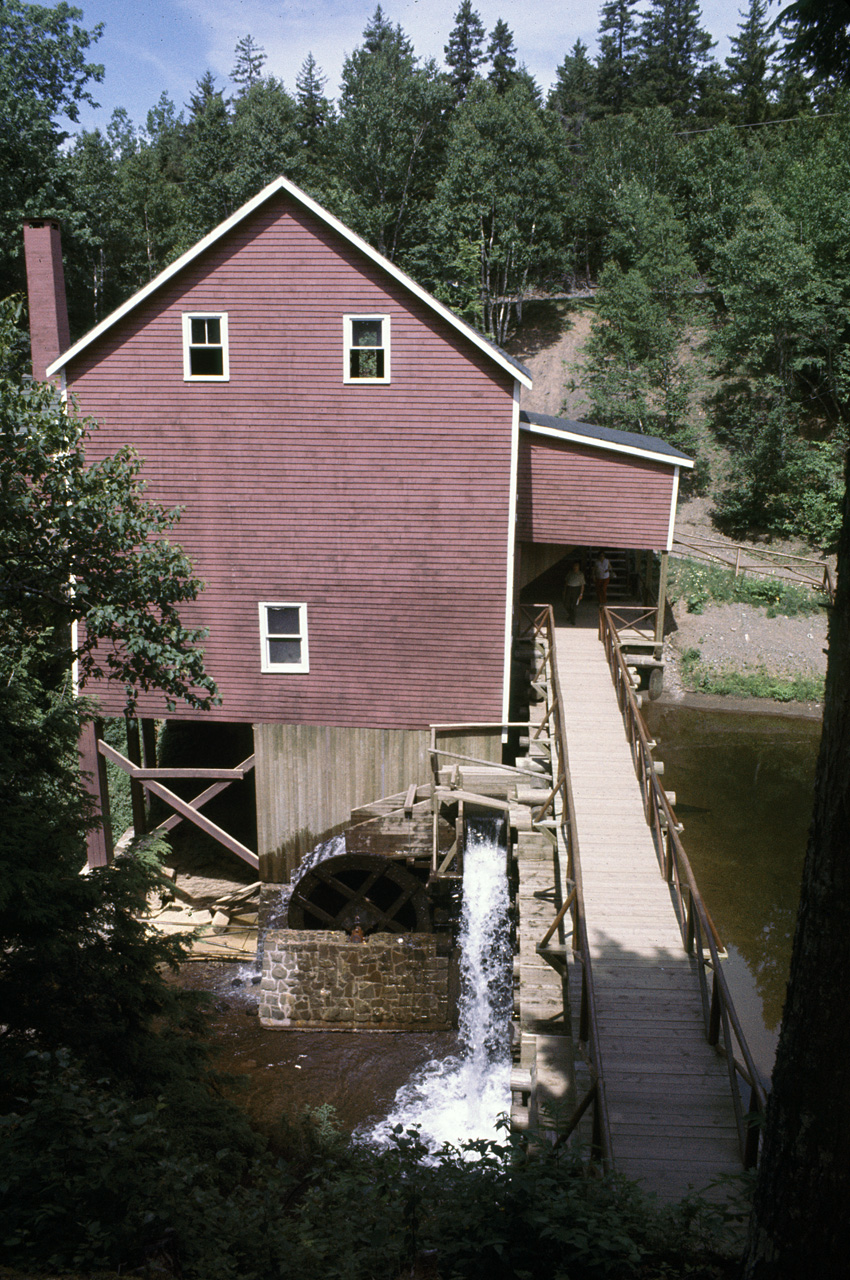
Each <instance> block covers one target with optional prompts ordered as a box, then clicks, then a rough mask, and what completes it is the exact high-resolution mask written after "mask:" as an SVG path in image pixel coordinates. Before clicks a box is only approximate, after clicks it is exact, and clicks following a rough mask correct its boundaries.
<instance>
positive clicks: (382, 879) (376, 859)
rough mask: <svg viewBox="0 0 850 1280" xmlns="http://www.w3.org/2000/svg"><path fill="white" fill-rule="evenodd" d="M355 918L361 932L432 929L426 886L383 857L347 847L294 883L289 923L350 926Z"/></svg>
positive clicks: (310, 926) (292, 926)
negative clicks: (351, 851) (354, 851)
mask: <svg viewBox="0 0 850 1280" xmlns="http://www.w3.org/2000/svg"><path fill="white" fill-rule="evenodd" d="M358 918H359V920H360V924H361V926H362V928H363V932H364V933H430V932H431V912H430V909H429V904H428V894H427V892H426V891H425V886H424V885H423V883H422V881H421V880H418V879H417V878H416V876H415V875H413V874H412V872H410V871H408V870H407V868H406V867H404V866H401V865H400V864H399V863H397V862H393V861H391V860H390V859H388V858H382V857H380V856H378V855H373V854H351V853H344V854H340V855H338V856H337V857H335V858H326V859H325V861H324V862H320V863H318V864H317V865H316V866H315V867H312V868H311V869H310V870H309V871H307V872H305V874H304V875H303V876H302V877H301V879H300V880H298V881H297V882H296V883H295V885H294V886H293V889H292V897H291V898H290V900H289V912H288V915H287V926H288V928H290V929H344V930H345V931H346V932H350V931H351V929H353V927H354V922H355V919H358Z"/></svg>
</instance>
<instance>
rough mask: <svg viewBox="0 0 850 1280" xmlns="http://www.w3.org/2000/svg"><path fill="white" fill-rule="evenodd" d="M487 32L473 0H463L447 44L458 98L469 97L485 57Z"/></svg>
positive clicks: (447, 63)
mask: <svg viewBox="0 0 850 1280" xmlns="http://www.w3.org/2000/svg"><path fill="white" fill-rule="evenodd" d="M484 36H485V30H484V23H483V22H482V21H481V15H480V14H479V13H478V12H477V11H476V10H475V9H473V7H472V0H461V6H460V8H459V9H458V11H457V13H456V14H455V25H454V27H453V28H452V30H451V32H450V33H449V42H448V44H447V45H446V47H445V55H446V65H447V66H449V67H451V72H450V75H449V78H450V80H451V83H452V88H453V89H454V92H455V97H456V98H457V100H458V102H462V101H463V99H464V98H465V97H466V95H467V93H468V92H469V87H470V85H471V84H472V82H473V80H474V79H475V77H476V75H477V72H478V67H479V66H480V65H481V63H482V62H483V61H484V57H485V55H484V52H483V49H482V45H483V44H484Z"/></svg>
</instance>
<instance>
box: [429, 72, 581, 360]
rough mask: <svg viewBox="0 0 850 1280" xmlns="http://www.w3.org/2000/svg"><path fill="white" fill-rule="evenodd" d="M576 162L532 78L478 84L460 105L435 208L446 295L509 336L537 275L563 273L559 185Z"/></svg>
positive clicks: (438, 273)
mask: <svg viewBox="0 0 850 1280" xmlns="http://www.w3.org/2000/svg"><path fill="white" fill-rule="evenodd" d="M566 163H567V160H566V153H565V151H564V146H563V138H562V134H561V131H560V128H559V126H558V124H557V121H556V120H555V119H554V118H553V117H552V115H551V113H543V112H541V111H539V110H538V108H537V107H536V106H535V104H534V101H533V99H532V97H531V95H530V94H529V91H528V89H527V88H526V87H525V85H523V84H518V85H516V86H515V87H514V88H511V89H508V90H506V91H505V92H504V93H501V94H500V93H498V92H496V90H494V89H493V87H492V86H491V85H489V84H486V83H478V84H475V85H474V86H473V88H472V91H471V92H470V93H469V95H468V97H467V98H466V100H465V101H464V102H463V103H462V105H461V106H459V107H458V108H457V110H456V111H455V114H454V119H453V121H452V132H451V139H450V142H449V147H448V154H447V157H446V167H445V171H444V174H443V177H442V179H441V181H440V183H439V185H438V187H437V191H436V195H435V197H434V200H433V203H432V205H431V208H430V218H431V231H430V236H429V259H430V260H429V267H430V271H429V274H431V275H432V278H436V279H435V289H436V292H437V295H438V296H439V297H440V298H442V299H443V300H444V301H446V302H448V303H449V305H450V306H452V307H454V308H455V310H457V311H459V312H460V313H461V314H464V315H467V316H469V317H470V318H473V317H474V318H475V319H476V320H477V322H478V323H479V324H481V325H482V327H483V328H484V329H485V331H486V332H487V333H488V334H489V335H490V336H491V337H493V338H494V339H495V340H496V341H497V342H503V341H504V339H505V337H506V334H507V331H508V325H509V322H510V320H511V317H512V315H513V314H514V312H515V311H516V310H517V308H518V307H520V306H521V303H522V298H523V296H524V294H525V292H526V290H527V288H528V285H529V282H530V281H531V280H533V279H539V278H540V277H541V276H543V275H544V274H549V273H551V274H557V273H558V272H562V271H563V268H564V265H565V258H564V252H565V246H564V241H563V215H562V211H561V209H560V208H559V206H558V190H559V187H560V185H561V183H562V181H563V173H564V170H565V166H566Z"/></svg>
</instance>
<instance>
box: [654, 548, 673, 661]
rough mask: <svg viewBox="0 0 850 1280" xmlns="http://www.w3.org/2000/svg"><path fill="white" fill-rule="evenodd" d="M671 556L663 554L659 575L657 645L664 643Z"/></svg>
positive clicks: (656, 618) (656, 624) (656, 616)
mask: <svg viewBox="0 0 850 1280" xmlns="http://www.w3.org/2000/svg"><path fill="white" fill-rule="evenodd" d="M669 558H670V554H669V552H667V551H662V552H661V565H660V569H659V574H658V613H657V614H656V615H655V643H656V644H657V645H661V644H663V643H664V613H665V609H666V606H667V561H668V560H669Z"/></svg>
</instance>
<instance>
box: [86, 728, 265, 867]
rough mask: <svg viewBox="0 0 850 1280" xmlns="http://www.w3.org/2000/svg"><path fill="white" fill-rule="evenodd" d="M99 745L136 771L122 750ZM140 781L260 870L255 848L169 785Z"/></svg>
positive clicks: (129, 770)
mask: <svg viewBox="0 0 850 1280" xmlns="http://www.w3.org/2000/svg"><path fill="white" fill-rule="evenodd" d="M97 745H98V751H100V752H101V754H102V755H104V756H106V758H107V760H111V761H112V762H113V764H117V765H118V766H119V768H121V769H123V770H124V771H125V773H129V774H130V775H131V776H132V773H133V771H134V770H133V765H132V763H131V762H130V761H129V760H128V759H127V758H126V757H125V756H122V755H121V753H120V751H116V750H115V748H114V747H110V746H109V745H108V744H107V743H106V742H99V743H98V744H97ZM146 772H150V770H136V773H137V774H138V773H146ZM230 772H231V773H233V772H236V771H235V770H231V771H230ZM194 776H197V775H194ZM139 781H140V782H141V783H142V785H143V786H144V787H145V788H146V789H147V790H148V791H150V792H152V793H153V794H154V795H155V796H159V797H160V799H161V800H164V801H165V802H166V804H168V805H170V806H171V808H172V809H174V810H175V812H177V813H179V814H180V815H181V817H183V818H188V819H189V821H190V822H194V824H195V826H196V827H200V829H201V831H205V832H206V834H207V835H208V836H212V838H213V839H214V840H217V841H218V843H219V844H221V845H224V847H225V849H228V850H229V851H230V852H231V853H235V854H236V856H237V857H239V858H241V859H242V861H243V862H247V863H248V865H249V866H250V867H253V868H254V869H255V870H259V867H260V859H259V858H258V857H257V855H256V853H254V852H253V850H251V849H249V848H247V846H246V845H244V844H242V843H241V842H240V841H239V840H235V839H234V838H233V836H231V835H228V833H227V832H226V831H224V830H222V828H221V827H219V826H216V824H215V823H214V822H211V821H210V820H209V818H205V817H204V816H203V814H201V813H198V812H197V810H196V809H193V808H192V806H191V805H190V804H188V803H187V802H186V801H185V800H181V799H180V797H179V796H177V795H175V794H174V792H173V791H169V790H168V788H167V787H164V786H163V785H162V783H160V782H155V781H154V780H153V779H152V778H139Z"/></svg>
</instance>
